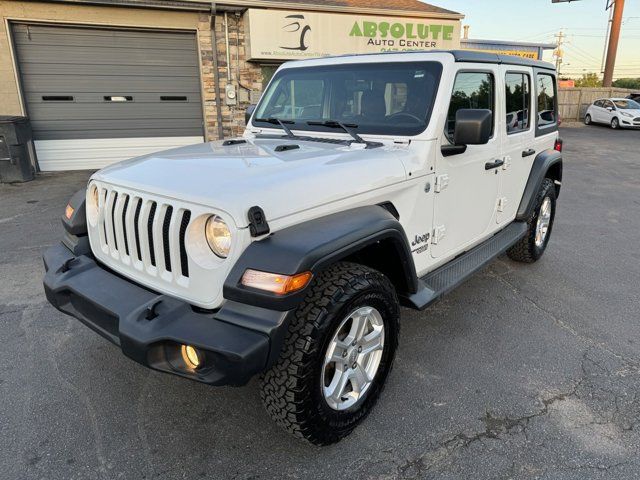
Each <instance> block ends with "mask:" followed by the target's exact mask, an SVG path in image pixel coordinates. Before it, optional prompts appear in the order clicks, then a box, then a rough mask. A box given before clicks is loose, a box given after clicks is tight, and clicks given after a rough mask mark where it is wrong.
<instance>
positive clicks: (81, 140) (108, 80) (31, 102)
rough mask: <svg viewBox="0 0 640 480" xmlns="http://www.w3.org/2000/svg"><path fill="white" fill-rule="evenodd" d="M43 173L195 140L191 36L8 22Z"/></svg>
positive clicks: (199, 130)
mask: <svg viewBox="0 0 640 480" xmlns="http://www.w3.org/2000/svg"><path fill="white" fill-rule="evenodd" d="M13 37H14V44H15V47H16V49H15V50H16V54H17V59H18V66H19V71H20V77H21V86H22V92H23V96H24V101H25V104H26V107H27V113H28V115H29V117H30V118H31V123H32V126H33V130H34V140H35V146H36V152H37V155H38V162H39V164H40V168H41V169H42V170H43V171H47V170H75V169H94V168H101V167H103V166H105V165H108V164H110V163H114V162H117V161H120V160H124V159H127V158H131V157H134V156H138V155H144V154H147V153H152V152H154V151H158V150H164V149H167V148H172V147H176V146H182V145H188V144H192V143H198V142H202V141H203V140H204V139H203V120H202V102H201V96H200V74H199V69H198V49H197V44H196V37H195V34H194V33H183V32H151V31H133V30H114V29H101V28H84V27H67V26H65V27H60V26H47V25H26V24H15V25H13Z"/></svg>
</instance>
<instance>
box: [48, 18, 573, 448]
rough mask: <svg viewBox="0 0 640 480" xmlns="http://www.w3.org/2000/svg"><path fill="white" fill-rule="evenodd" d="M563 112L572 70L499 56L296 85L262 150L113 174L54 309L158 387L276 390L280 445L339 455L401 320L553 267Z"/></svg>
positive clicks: (286, 72)
mask: <svg viewBox="0 0 640 480" xmlns="http://www.w3.org/2000/svg"><path fill="white" fill-rule="evenodd" d="M298 20H299V19H298ZM298 20H296V21H298ZM292 21H293V20H292ZM300 22H302V20H300ZM302 37H304V35H302ZM300 42H301V43H300V44H303V43H304V38H302V40H300ZM292 45H293V46H295V45H297V44H296V43H295V42H294V43H292ZM556 92H557V87H556V72H555V70H554V68H553V66H552V65H550V64H547V63H544V62H539V61H533V60H529V59H522V58H518V57H512V56H503V55H497V54H490V53H479V52H470V51H450V52H447V51H438V52H413V53H389V54H376V55H366V56H353V57H349V56H343V57H336V58H322V59H315V60H302V61H297V62H292V63H287V64H284V65H282V66H281V67H280V68H279V69H278V71H277V72H276V74H275V75H274V76H273V78H272V80H271V82H270V83H269V85H268V87H267V88H266V91H265V92H264V95H262V99H261V101H260V103H259V104H258V105H257V106H256V107H252V108H251V109H250V110H249V111H248V112H249V113H248V115H247V117H248V124H247V128H246V130H245V133H244V135H243V137H242V138H235V139H228V140H225V141H216V142H210V143H203V144H198V145H193V146H189V147H184V148H178V149H174V150H169V151H166V152H159V153H153V154H150V155H146V156H144V157H140V158H137V159H132V160H128V161H126V162H122V163H117V164H114V165H112V166H110V167H107V168H105V169H103V170H100V171H98V172H96V173H95V174H94V175H93V176H92V177H91V179H90V180H89V183H88V185H87V188H86V191H84V190H83V191H82V192H79V193H77V194H76V195H74V196H73V197H71V200H70V201H69V204H68V205H67V207H66V209H64V210H65V212H66V215H64V216H63V218H62V223H63V225H64V228H65V235H64V238H63V240H62V242H61V243H60V244H59V245H57V246H54V247H52V248H51V249H49V250H48V251H47V252H46V253H45V255H44V263H45V267H46V270H47V272H46V275H45V278H44V288H45V291H46V294H47V298H48V300H49V301H50V302H51V303H52V304H53V305H54V306H55V307H56V308H58V309H59V310H61V311H62V312H65V313H67V314H69V315H72V316H74V317H76V318H77V319H79V320H80V321H81V322H82V323H84V324H85V325H87V326H88V327H90V328H91V329H93V330H94V331H95V332H97V333H98V334H100V335H102V336H103V337H104V338H106V339H107V340H109V341H110V342H112V343H113V344H115V345H117V346H118V347H119V348H120V349H121V350H122V352H123V353H124V354H125V355H127V356H128V357H129V358H131V359H132V360H134V361H136V362H138V363H140V364H142V365H145V366H147V367H149V368H152V369H155V370H160V371H163V372H167V373H170V374H174V375H178V376H181V377H185V378H188V379H191V380H196V381H199V382H203V383H207V384H210V385H244V384H246V383H247V382H248V381H249V380H250V379H251V378H252V377H254V376H255V375H260V378H261V385H262V386H261V389H262V391H261V393H262V400H263V402H264V405H265V407H266V410H267V412H268V413H269V414H270V415H271V416H272V417H273V419H274V420H275V421H276V422H277V423H278V424H279V425H280V426H281V427H283V428H284V429H285V430H286V431H288V432H290V433H292V434H293V435H295V436H297V437H299V438H303V439H306V440H307V441H309V442H312V443H315V444H318V445H327V444H331V443H334V442H337V441H339V440H340V439H342V438H344V437H345V436H346V435H348V434H349V433H350V432H351V431H352V430H353V429H354V428H355V427H356V426H357V425H358V424H359V423H360V422H362V421H363V420H364V419H365V418H366V415H367V413H368V412H370V411H371V409H372V408H373V407H374V405H375V403H376V401H377V400H378V398H379V397H380V394H381V392H382V389H383V387H384V384H385V381H386V379H387V376H388V375H389V374H390V372H391V367H392V364H393V360H394V356H395V352H396V348H397V347H398V332H399V328H398V327H399V322H400V306H401V305H403V306H405V307H409V308H414V309H418V310H422V309H424V308H426V307H427V306H429V305H430V304H431V303H433V302H434V301H436V300H437V299H438V298H440V297H441V296H442V295H443V294H445V293H446V292H448V291H449V290H451V289H452V288H454V287H455V286H456V285H458V284H460V283H461V282H462V281H463V280H464V279H465V278H466V277H468V276H469V275H471V274H472V273H473V272H476V271H477V270H478V269H479V268H481V267H482V266H484V265H486V264H487V263H488V262H490V261H491V260H492V259H493V258H495V257H496V256H497V255H499V254H501V253H503V252H506V253H507V255H509V257H511V258H512V259H514V260H517V261H520V262H535V261H536V260H538V259H539V258H540V257H541V256H542V255H543V253H544V251H545V249H546V248H547V245H548V243H549V238H550V236H551V231H552V228H553V220H554V216H555V213H556V200H557V198H558V194H559V193H560V186H561V181H562V153H561V150H562V142H561V141H560V139H559V138H558V109H557V99H556ZM159 171H161V173H162V174H158V172H159ZM425 185H429V188H425ZM431 185H433V188H431ZM61 207H64V206H61Z"/></svg>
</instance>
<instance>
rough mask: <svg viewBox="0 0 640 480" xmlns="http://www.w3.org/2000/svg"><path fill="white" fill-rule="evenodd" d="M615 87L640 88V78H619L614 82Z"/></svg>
mask: <svg viewBox="0 0 640 480" xmlns="http://www.w3.org/2000/svg"><path fill="white" fill-rule="evenodd" d="M613 86H614V87H618V88H632V89H634V90H640V78H619V79H618V80H616V81H614V82H613Z"/></svg>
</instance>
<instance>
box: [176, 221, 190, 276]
mask: <svg viewBox="0 0 640 480" xmlns="http://www.w3.org/2000/svg"><path fill="white" fill-rule="evenodd" d="M189 220H191V212H190V211H189V210H185V211H184V213H183V214H182V220H181V221H180V237H179V238H180V240H179V242H180V269H181V270H182V275H183V276H185V277H188V276H189V261H188V258H187V248H186V246H185V237H186V235H187V227H188V226H189Z"/></svg>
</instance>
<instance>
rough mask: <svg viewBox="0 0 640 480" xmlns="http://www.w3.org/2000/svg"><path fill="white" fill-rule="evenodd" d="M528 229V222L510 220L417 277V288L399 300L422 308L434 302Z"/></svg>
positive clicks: (513, 242) (505, 249) (408, 305)
mask: <svg viewBox="0 0 640 480" xmlns="http://www.w3.org/2000/svg"><path fill="white" fill-rule="evenodd" d="M526 232H527V224H526V223H524V222H513V223H511V224H510V225H509V226H508V227H506V228H504V229H503V230H501V231H500V232H498V233H496V234H495V235H494V236H493V237H491V238H488V239H487V240H485V241H484V242H482V243H481V244H480V245H477V246H476V247H474V248H472V249H471V250H469V251H468V252H465V253H463V254H462V255H460V256H458V257H456V258H454V259H453V260H451V261H450V262H448V263H446V264H444V265H442V266H441V267H439V268H437V269H436V270H434V271H433V272H429V273H428V274H427V275H425V276H424V277H422V278H421V279H420V281H419V284H420V286H419V289H418V292H417V293H415V294H413V295H410V296H406V297H403V298H402V299H401V301H402V304H403V305H405V306H407V307H410V308H415V309H417V310H424V309H425V308H427V307H428V306H429V305H431V304H432V303H433V302H435V301H436V300H438V299H439V298H440V297H442V296H443V295H444V294H445V293H448V292H450V291H451V290H453V289H454V288H456V287H457V286H458V285H460V284H461V283H462V282H464V281H465V280H466V279H467V278H469V277H470V276H471V275H473V274H474V273H476V272H477V271H478V270H480V269H482V268H483V267H484V266H486V265H487V264H488V263H489V262H491V260H493V259H494V258H496V257H497V256H498V255H500V254H502V253H504V252H505V251H507V250H508V249H509V247H511V246H512V245H513V244H515V243H516V242H517V241H518V240H520V239H521V238H522V237H523V236H524V235H525V234H526Z"/></svg>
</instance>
